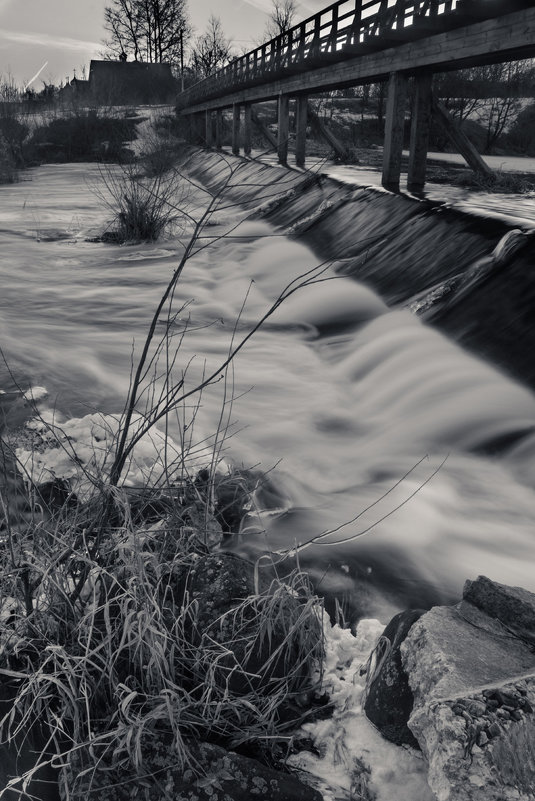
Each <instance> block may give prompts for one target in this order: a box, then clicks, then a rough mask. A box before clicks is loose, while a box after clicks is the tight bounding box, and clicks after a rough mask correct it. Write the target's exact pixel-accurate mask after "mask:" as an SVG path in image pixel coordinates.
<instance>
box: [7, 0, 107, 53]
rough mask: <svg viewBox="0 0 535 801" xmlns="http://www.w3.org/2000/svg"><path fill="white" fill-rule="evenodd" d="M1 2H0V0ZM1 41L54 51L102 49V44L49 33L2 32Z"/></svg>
mask: <svg viewBox="0 0 535 801" xmlns="http://www.w3.org/2000/svg"><path fill="white" fill-rule="evenodd" d="M1 2H2V0H0V3H1ZM1 39H4V40H7V41H9V42H17V43H18V44H26V45H28V46H32V47H35V46H36V45H38V46H41V47H50V48H53V49H55V50H57V49H59V48H63V49H65V50H75V51H76V50H77V51H83V52H86V51H87V50H98V49H99V48H101V47H102V43H99V42H88V41H85V40H84V39H73V38H71V37H69V36H54V35H53V34H49V33H32V32H31V31H2V32H1V33H0V40H1Z"/></svg>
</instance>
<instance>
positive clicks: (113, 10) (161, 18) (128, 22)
mask: <svg viewBox="0 0 535 801" xmlns="http://www.w3.org/2000/svg"><path fill="white" fill-rule="evenodd" d="M104 28H105V30H106V32H107V33H108V39H107V41H106V42H105V45H106V48H107V53H108V55H111V56H112V57H115V58H119V57H120V56H121V55H122V54H125V55H126V56H131V57H132V58H133V59H134V60H135V61H147V62H153V63H158V62H164V61H165V62H168V63H170V64H179V63H180V62H181V60H183V49H184V47H185V44H186V43H187V40H188V39H189V38H190V36H191V26H190V24H189V20H188V11H187V2H186V0H112V5H110V6H107V7H106V8H105V10H104Z"/></svg>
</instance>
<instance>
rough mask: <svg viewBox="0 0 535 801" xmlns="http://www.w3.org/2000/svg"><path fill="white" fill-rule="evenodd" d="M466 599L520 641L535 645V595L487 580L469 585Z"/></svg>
mask: <svg viewBox="0 0 535 801" xmlns="http://www.w3.org/2000/svg"><path fill="white" fill-rule="evenodd" d="M463 598H464V600H465V601H468V603H471V604H473V606H476V607H477V608H478V609H480V610H481V611H482V612H484V613H485V614H487V615H488V616H489V617H491V618H496V619H497V620H499V621H500V623H502V624H503V625H504V626H505V627H506V628H507V629H509V630H510V631H512V632H514V633H515V634H516V635H517V636H518V637H519V638H521V639H526V640H528V641H529V642H531V643H533V644H535V594H534V593H532V592H528V591H527V590H524V589H522V588H521V587H508V586H506V585H505V584H498V583H497V582H496V581H491V580H490V579H488V578H486V576H479V577H478V578H477V579H476V580H475V581H467V582H466V583H465V585H464V589H463Z"/></svg>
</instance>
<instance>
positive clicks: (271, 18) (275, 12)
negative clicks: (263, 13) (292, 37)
mask: <svg viewBox="0 0 535 801" xmlns="http://www.w3.org/2000/svg"><path fill="white" fill-rule="evenodd" d="M271 2H272V4H273V8H272V10H271V11H270V12H269V15H268V21H267V24H266V30H265V33H266V37H268V38H269V39H274V38H275V36H280V34H282V33H286V31H288V30H289V29H290V28H291V27H292V25H293V21H294V18H295V15H296V12H297V3H296V2H295V0H271Z"/></svg>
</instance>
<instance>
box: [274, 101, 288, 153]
mask: <svg viewBox="0 0 535 801" xmlns="http://www.w3.org/2000/svg"><path fill="white" fill-rule="evenodd" d="M278 128H279V130H278V138H277V154H278V156H279V163H280V164H287V163H288V135H289V133H290V98H289V97H288V95H283V94H280V95H279V125H278Z"/></svg>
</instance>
